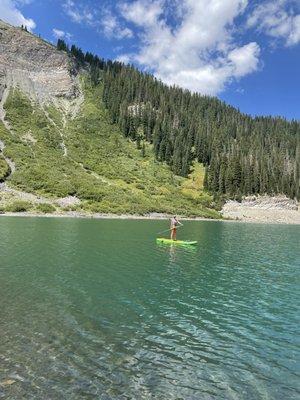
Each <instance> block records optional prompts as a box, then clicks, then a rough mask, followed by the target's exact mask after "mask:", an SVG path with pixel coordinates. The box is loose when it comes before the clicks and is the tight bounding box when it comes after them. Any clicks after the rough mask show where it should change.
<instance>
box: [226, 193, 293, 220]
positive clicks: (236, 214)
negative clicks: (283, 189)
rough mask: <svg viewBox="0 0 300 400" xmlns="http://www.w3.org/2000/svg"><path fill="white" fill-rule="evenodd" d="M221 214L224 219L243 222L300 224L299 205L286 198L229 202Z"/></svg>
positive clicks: (261, 197)
mask: <svg viewBox="0 0 300 400" xmlns="http://www.w3.org/2000/svg"><path fill="white" fill-rule="evenodd" d="M221 213H222V215H223V217H224V218H230V219H233V220H239V221H243V222H262V223H281V224H300V210H299V204H298V203H297V202H296V201H295V200H292V199H289V198H287V197H285V196H276V197H270V196H249V197H245V198H244V199H243V200H242V201H241V202H237V201H228V202H227V203H226V204H225V205H224V206H223V208H222V211H221Z"/></svg>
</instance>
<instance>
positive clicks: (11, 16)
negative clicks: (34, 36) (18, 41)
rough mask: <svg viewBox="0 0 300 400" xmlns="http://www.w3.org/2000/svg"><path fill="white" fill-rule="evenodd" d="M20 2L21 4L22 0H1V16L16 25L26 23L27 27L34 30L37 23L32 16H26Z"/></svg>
mask: <svg viewBox="0 0 300 400" xmlns="http://www.w3.org/2000/svg"><path fill="white" fill-rule="evenodd" d="M26 3H27V2H26ZM19 4H21V3H20V1H16V0H1V1H0V18H1V19H2V20H3V21H6V22H8V23H10V24H12V25H15V26H21V25H26V26H27V29H28V30H30V31H32V30H33V29H34V28H35V27H36V24H35V22H34V21H33V20H32V19H31V18H25V17H24V15H23V14H22V13H21V11H20V10H19V9H18V5H19ZM23 4H24V3H23Z"/></svg>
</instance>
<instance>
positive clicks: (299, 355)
mask: <svg viewBox="0 0 300 400" xmlns="http://www.w3.org/2000/svg"><path fill="white" fill-rule="evenodd" d="M167 228H168V222H167V221H141V220H139V221H133V220H129V221H124V220H92V219H91V220H89V219H75V218H74V219H72V218H26V217H1V218H0V254H1V258H0V304H1V308H0V398H5V399H14V400H15V399H72V400H73V399H100V400H110V399H118V400H119V399H120V400H125V399H127V400H128V399H152V400H153V399H157V400H158V399H159V400H173V399H174V400H175V399H176V400H179V399H182V400H183V399H184V400H192V399H193V400H196V399H197V400H202V399H204V400H206V399H226V400H227V399H239V400H240V399H249V400H250V399H253V400H258V399H265V400H270V399H272V400H273V399H278V400H282V399H299V397H300V386H299V382H300V379H299V378H300V367H299V360H300V350H299V347H300V346H299V345H300V340H299V337H300V336H299V305H300V296H299V286H300V268H299V267H300V261H299V260H300V227H299V226H292V225H290V226H288V225H286V226H284V225H259V224H242V223H231V222H209V221H208V222H202V221H201V222H185V223H184V227H182V228H181V229H180V230H178V239H193V240H198V246H197V247H196V248H193V247H180V246H175V247H170V246H166V245H163V246H162V245H157V244H156V242H155V238H156V236H157V232H159V231H162V230H164V229H167Z"/></svg>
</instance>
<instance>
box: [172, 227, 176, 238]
mask: <svg viewBox="0 0 300 400" xmlns="http://www.w3.org/2000/svg"><path fill="white" fill-rule="evenodd" d="M173 231H174V232H173V240H176V228H175V229H173Z"/></svg>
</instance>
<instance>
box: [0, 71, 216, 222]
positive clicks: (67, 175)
mask: <svg viewBox="0 0 300 400" xmlns="http://www.w3.org/2000/svg"><path fill="white" fill-rule="evenodd" d="M82 87H83V89H84V94H85V96H84V97H85V100H84V103H83V104H82V107H81V111H80V113H78V115H77V116H76V117H75V118H73V119H72V118H66V116H65V115H64V114H63V113H62V112H60V111H59V110H58V109H56V108H55V107H53V106H51V105H48V106H46V105H44V106H43V107H42V106H41V105H39V104H38V103H34V102H32V101H31V100H29V99H28V97H26V96H25V95H24V93H22V92H21V91H20V90H19V89H17V88H16V89H14V90H12V91H11V92H10V94H9V96H8V98H7V100H6V103H5V105H4V109H5V113H6V121H7V123H8V124H9V126H10V129H11V131H10V132H9V131H8V130H7V129H6V128H5V127H4V125H2V126H0V140H1V141H3V142H4V143H5V148H4V151H3V153H4V155H5V157H7V158H9V159H11V160H13V161H14V163H15V166H16V170H15V172H14V173H13V174H12V175H11V177H10V178H9V185H10V187H13V188H15V189H19V190H21V191H22V192H27V193H33V194H36V195H37V196H42V197H43V198H44V202H50V203H51V204H53V203H54V204H55V205H56V207H57V204H59V198H64V197H66V196H76V198H77V199H79V201H80V202H79V201H78V202H76V206H75V207H74V206H73V207H72V209H76V210H80V211H86V212H101V213H108V212H113V213H118V214H121V213H137V214H145V213H149V212H160V213H179V214H182V215H193V216H205V217H210V218H214V217H217V216H218V213H217V212H215V211H214V210H210V209H209V208H208V206H209V204H210V203H211V198H210V196H208V195H206V194H204V193H202V192H201V191H199V190H196V189H194V188H191V189H190V191H187V189H186V185H188V182H189V181H188V180H187V179H184V178H181V177H176V176H174V174H173V173H172V172H171V171H170V169H169V167H167V166H166V165H163V164H162V163H159V162H156V161H155V160H154V157H153V152H152V148H151V146H150V145H146V146H145V148H143V150H142V149H137V147H136V145H135V144H134V143H133V142H131V141H129V140H127V139H125V138H124V137H123V136H122V135H121V133H120V131H119V129H118V127H117V126H116V125H113V124H111V122H110V120H109V117H108V115H107V111H106V110H105V108H104V107H103V104H102V103H101V102H99V98H101V96H102V94H101V91H102V87H101V85H99V86H98V87H97V88H93V87H91V85H90V84H89V83H88V79H87V78H83V80H82ZM5 201H6V200H5V198H4V199H3V206H5V204H6V203H5ZM0 204H1V203H0Z"/></svg>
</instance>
